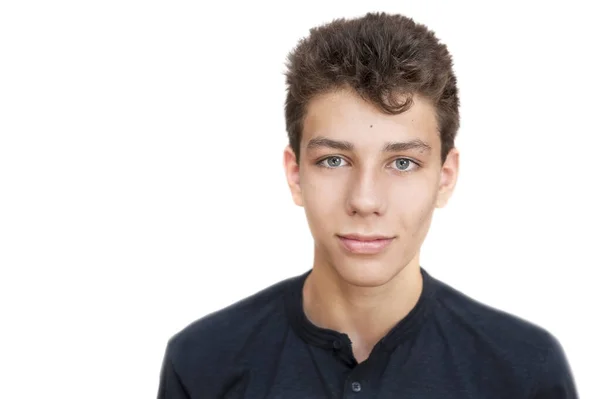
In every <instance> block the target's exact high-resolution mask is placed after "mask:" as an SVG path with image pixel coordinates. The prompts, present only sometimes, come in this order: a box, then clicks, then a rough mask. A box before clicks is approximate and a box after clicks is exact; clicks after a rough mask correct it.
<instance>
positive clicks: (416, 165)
mask: <svg viewBox="0 0 600 399" xmlns="http://www.w3.org/2000/svg"><path fill="white" fill-rule="evenodd" d="M331 158H339V159H341V160H343V161H345V162H348V161H346V160H345V159H344V158H343V157H341V156H339V155H331V156H328V157H325V158H323V159H321V160H319V161H317V162H316V165H317V166H318V167H320V168H325V169H338V168H340V167H341V166H338V167H331V166H325V165H324V163H325V161H327V160H328V159H331ZM399 159H404V160H406V161H408V162H411V163H412V164H413V165H415V167H414V168H413V169H409V170H400V169H396V168H392V169H394V170H396V171H398V172H401V173H410V172H413V171H414V169H416V168H419V167H420V166H421V165H419V163H417V162H416V161H413V160H412V159H410V158H406V157H399V158H396V159H394V160H393V161H392V163H396V161H397V160H399Z"/></svg>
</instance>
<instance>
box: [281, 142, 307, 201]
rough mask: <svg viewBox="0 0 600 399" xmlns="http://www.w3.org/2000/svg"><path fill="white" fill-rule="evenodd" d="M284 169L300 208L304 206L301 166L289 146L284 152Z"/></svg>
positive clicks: (293, 196) (294, 198)
mask: <svg viewBox="0 0 600 399" xmlns="http://www.w3.org/2000/svg"><path fill="white" fill-rule="evenodd" d="M283 167H284V170H285V177H286V178H287V183H288V186H289V188H290V191H291V193H292V198H293V200H294V203H295V204H296V205H298V206H304V203H303V202H302V190H301V188H300V166H299V164H298V161H297V160H296V154H294V150H292V148H291V147H290V146H289V145H288V146H287V147H285V150H284V151H283Z"/></svg>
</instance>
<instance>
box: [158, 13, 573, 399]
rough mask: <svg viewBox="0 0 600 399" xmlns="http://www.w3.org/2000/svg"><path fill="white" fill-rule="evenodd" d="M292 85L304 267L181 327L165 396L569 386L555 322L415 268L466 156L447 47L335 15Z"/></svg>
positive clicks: (393, 18)
mask: <svg viewBox="0 0 600 399" xmlns="http://www.w3.org/2000/svg"><path fill="white" fill-rule="evenodd" d="M287 85H288V95H287V102H286V105H285V116H286V123H287V131H288V135H289V142H290V145H289V146H288V147H287V148H286V149H285V152H284V166H285V171H286V175H287V181H288V184H289V187H290V190H291V193H292V197H293V200H294V202H295V203H296V204H297V205H298V206H302V207H304V209H305V211H306V216H307V220H308V224H309V227H310V230H311V233H312V235H313V238H314V243H315V245H314V263H313V265H312V269H311V270H310V271H308V272H306V273H305V274H303V275H301V276H298V277H295V278H290V279H288V280H286V281H283V282H281V283H279V284H277V285H274V286H272V287H270V288H267V289H265V290H264V291H262V292H259V293H257V294H255V295H254V296H252V297H250V298H247V299H245V300H243V301H241V302H238V303H236V304H234V305H232V306H230V307H228V308H226V309H224V310H221V311H219V312H216V313H214V314H212V315H209V316H207V317H204V318H203V319H200V320H198V321H196V322H195V323H193V324H191V325H190V326H188V327H187V328H185V329H184V330H183V331H181V332H179V333H178V334H176V335H175V336H174V337H173V338H172V339H171V340H170V341H169V343H168V346H167V350H166V354H165V359H164V363H163V366H162V371H161V380H160V387H159V393H158V397H159V398H161V399H166V398H168V399H180V398H203V399H205V398H285V399H295V398H298V399H299V398H302V399H305V398H361V397H364V398H375V397H377V398H419V399H427V398H444V399H451V398H461V399H463V398H486V399H492V398H505V399H517V398H523V399H525V398H540V399H541V398H544V399H548V398H556V399H558V398H576V397H577V394H576V390H575V387H574V383H573V379H572V376H571V372H570V368H569V366H568V364H567V361H566V358H565V355H564V354H563V351H562V348H561V346H560V344H559V343H558V342H557V340H556V339H555V338H554V337H553V336H552V335H550V334H549V333H548V332H546V331H545V330H544V329H542V328H540V327H538V326H535V325H533V324H531V323H528V322H526V321H524V320H521V319H519V318H517V317H515V316H511V315H509V314H506V313H504V312H501V311H499V310H495V309H492V308H490V307H487V306H485V305H483V304H481V303H478V302H476V301H475V300H473V299H471V298H469V297H467V296H465V295H464V294H462V293H460V292H458V291H457V290H455V289H453V288H451V287H450V286H448V285H446V284H444V283H442V282H441V281H439V280H436V279H435V278H434V277H433V276H431V275H430V274H428V273H427V272H426V271H425V270H424V269H423V268H421V266H420V263H419V252H420V248H421V244H422V243H423V241H424V239H425V236H426V234H427V231H428V229H429V226H430V223H431V219H432V215H433V212H434V209H435V208H439V207H442V206H444V204H445V203H446V202H447V201H448V199H449V198H450V196H451V194H452V191H453V188H454V186H455V184H456V180H457V176H458V169H459V154H458V151H457V150H456V148H455V147H454V139H455V136H456V132H457V130H458V127H459V112H458V110H459V99H458V90H457V87H456V78H455V75H454V72H453V70H452V59H451V56H450V54H449V53H448V51H447V49H446V46H444V45H443V44H441V43H440V42H439V41H438V40H437V38H436V37H435V36H434V34H433V33H432V32H431V31H429V30H428V29H427V28H426V27H425V26H423V25H419V24H416V23H415V22H413V21H412V20H411V19H408V18H406V17H403V16H400V15H389V14H383V13H378V14H367V15H366V16H364V17H363V18H358V19H352V20H336V21H334V22H332V23H330V24H328V25H324V26H321V27H319V28H316V29H313V30H311V33H310V35H309V37H308V38H306V39H304V40H302V41H301V42H300V43H299V44H298V46H297V47H296V48H295V49H294V51H293V52H292V53H291V54H290V56H289V62H288V71H287Z"/></svg>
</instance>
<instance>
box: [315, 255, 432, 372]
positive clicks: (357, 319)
mask: <svg viewBox="0 0 600 399" xmlns="http://www.w3.org/2000/svg"><path fill="white" fill-rule="evenodd" d="M418 258H419V257H418V255H417V256H416V257H415V258H414V259H413V260H412V261H411V262H410V263H409V264H407V265H406V266H405V267H404V268H403V269H402V270H401V271H400V272H399V273H398V274H397V275H396V276H394V277H393V278H392V279H391V280H390V281H388V282H387V283H385V284H384V285H381V286H378V287H359V286H356V285H352V284H350V283H348V282H346V281H344V280H343V279H342V278H341V276H340V275H339V274H338V273H337V272H336V271H335V268H333V267H331V266H330V265H327V264H323V263H317V262H315V264H314V266H313V270H312V272H311V273H310V274H309V276H308V278H307V279H306V282H305V284H304V288H303V306H304V312H305V313H306V316H307V318H308V319H309V320H310V321H311V322H312V323H313V324H315V325H317V326H319V327H322V328H327V329H331V330H335V331H339V332H342V333H345V334H347V335H348V337H349V338H350V340H351V341H352V349H353V351H354V355H355V358H356V359H357V361H358V362H362V361H363V360H365V359H366V358H368V356H369V354H370V353H371V350H372V349H373V347H374V346H375V345H376V344H377V342H379V341H380V340H381V339H382V338H383V337H384V336H385V335H386V334H387V333H388V332H389V331H390V330H391V329H392V328H393V327H394V326H395V325H396V324H398V322H400V320H402V319H403V318H404V317H405V316H406V315H407V314H408V313H409V312H410V311H411V310H412V309H413V308H414V306H415V305H416V303H417V301H418V299H419V296H420V295H421V291H422V287H423V279H422V276H421V271H420V266H419V259H418Z"/></svg>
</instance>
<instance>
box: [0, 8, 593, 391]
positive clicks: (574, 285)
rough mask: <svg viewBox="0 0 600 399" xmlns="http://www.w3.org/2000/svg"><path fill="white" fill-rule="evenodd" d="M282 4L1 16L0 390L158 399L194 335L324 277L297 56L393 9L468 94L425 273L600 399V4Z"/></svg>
mask: <svg viewBox="0 0 600 399" xmlns="http://www.w3.org/2000/svg"><path fill="white" fill-rule="evenodd" d="M281 3H284V4H267V3H265V2H257V1H253V2H237V3H234V2H227V3H225V2H223V3H220V4H219V5H216V4H207V5H201V2H198V1H193V2H192V1H188V2H174V1H173V2H167V1H164V2H158V1H123V0H119V1H96V2H91V1H85V2H82V1H71V2H66V1H60V2H59V1H52V2H50V1H47V2H42V1H39V2H29V1H4V2H2V4H1V5H0V266H1V275H0V306H1V316H2V317H1V320H2V321H1V322H2V327H1V328H0V334H1V339H0V368H1V369H0V375H1V378H0V396H1V397H3V398H11V399H15V398H34V397H36V398H37V397H51V398H54V397H56V398H58V397H60V398H86V399H91V398H103V399H105V398H149V397H155V395H156V390H157V387H158V376H159V371H160V365H161V361H162V356H163V353H164V349H165V345H166V342H167V340H168V339H169V338H170V337H171V336H172V335H173V334H174V333H176V332H177V331H179V330H180V329H181V328H183V327H185V326H186V325H187V324H189V323H190V322H192V321H193V320H196V319H197V318H199V317H201V316H203V315H205V314H207V313H209V312H212V311H216V310H218V309H220V308H222V307H224V306H226V305H228V304H231V303H233V302H235V301H237V300H239V299H241V298H243V297H245V296H248V295H250V294H252V293H254V292H256V291H258V290H260V289H261V288H264V287H266V286H268V285H270V284H272V283H275V282H277V281H279V280H281V279H284V278H287V277H290V276H293V275H297V274H300V273H302V272H304V271H306V270H308V269H309V268H310V267H311V260H312V238H311V236H310V233H309V231H308V227H307V225H306V222H305V218H304V213H303V210H302V209H301V208H297V207H295V206H294V205H293V203H292V200H291V197H290V195H289V192H288V188H287V186H286V183H285V179H284V173H283V168H282V151H283V148H284V146H285V145H286V143H287V141H286V140H287V137H286V132H285V126H284V119H283V101H284V96H285V92H284V76H283V72H284V61H285V57H286V55H287V53H288V52H289V51H290V50H291V49H292V48H293V46H294V45H295V44H296V42H297V40H299V39H300V38H301V37H303V36H305V35H306V34H307V33H308V29H309V28H310V27H311V26H314V25H317V24H321V23H324V22H328V21H330V20H331V19H333V18H336V17H353V16H359V15H362V14H363V13H365V12H367V11H388V12H400V13H404V14H406V15H408V16H411V17H413V18H414V19H415V20H416V21H418V22H422V23H425V24H426V25H428V26H429V27H430V28H431V29H433V30H434V31H435V32H436V33H437V35H438V36H439V37H440V38H441V40H442V41H443V42H444V43H446V44H447V45H448V47H449V49H450V51H451V52H452V54H453V55H454V59H455V68H456V74H457V77H458V80H459V88H460V93H461V99H462V108H461V111H462V127H461V130H460V131H459V138H458V140H457V145H458V147H459V149H460V150H461V152H462V158H461V159H462V164H461V175H460V178H459V183H458V186H457V189H456V193H455V195H454V197H453V198H452V200H451V202H450V204H449V205H448V207H447V208H445V209H443V210H440V211H437V213H436V216H435V217H434V221H433V225H432V228H431V231H430V234H429V236H428V238H427V241H426V243H425V245H424V248H423V253H422V265H423V266H424V267H425V268H426V269H427V270H428V271H429V272H430V273H431V274H432V275H434V276H435V277H437V278H439V279H441V280H443V281H445V282H447V283H449V284H451V285H453V286H455V287H456V288H458V289H460V290H462V291H463V292H465V293H466V294H468V295H470V296H472V297H474V298H476V299H478V300H480V301H483V302H485V303H487V304H489V305H492V306H495V307H499V308H501V309H503V310H506V311H509V312H511V313H513V314H516V315H519V316H521V317H524V318H526V319H529V320H531V321H533V322H535V323H537V324H539V325H542V326H543V327H545V328H546V329H548V330H549V331H551V332H552V333H553V334H554V335H555V336H556V337H557V338H558V339H559V340H560V341H561V343H562V344H563V347H564V349H565V351H566V353H567V356H568V358H569V361H570V363H571V367H572V370H573V373H574V375H575V380H576V383H577V385H578V388H579V391H580V394H581V396H582V397H583V398H598V397H600V388H599V387H598V383H597V375H596V374H597V370H598V366H597V361H598V359H599V358H600V350H599V349H598V346H597V345H596V343H597V337H598V335H599V329H598V327H597V321H598V313H599V312H598V310H597V307H598V305H599V298H600V295H599V294H598V290H599V289H598V283H597V281H596V276H597V275H598V274H597V273H598V270H597V269H598V267H599V266H600V255H599V254H598V246H599V242H600V239H599V237H600V231H599V227H598V226H599V224H600V212H599V204H600V195H599V194H598V187H597V186H598V183H599V182H600V179H599V177H598V175H599V172H600V168H599V167H598V163H597V162H598V161H597V154H598V153H599V151H600V138H599V137H600V128H599V120H598V114H599V111H598V106H599V101H598V93H599V91H600V84H599V78H598V71H599V70H600V64H599V62H598V59H597V54H598V39H599V38H600V29H599V27H598V23H597V15H598V13H597V12H595V11H594V10H593V9H592V7H593V6H592V5H587V4H588V3H584V2H576V1H570V2H565V3H562V2H561V3H555V5H550V4H547V2H543V3H542V2H539V3H532V2H528V3H527V4H525V2H519V3H517V2H514V3H512V4H509V3H508V2H494V3H491V2H485V4H483V2H478V3H477V4H475V2H473V3H465V2H456V1H453V2H435V3H434V2H427V1H397V0H395V1H387V2H384V1H360V2H355V3H356V5H353V4H351V3H350V2H348V1H339V2H333V1H330V2H326V1H318V2H310V1H304V0H303V1H301V2H293V3H292V2H281ZM584 4H585V5H584ZM589 4H593V2H589Z"/></svg>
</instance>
